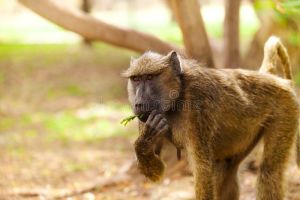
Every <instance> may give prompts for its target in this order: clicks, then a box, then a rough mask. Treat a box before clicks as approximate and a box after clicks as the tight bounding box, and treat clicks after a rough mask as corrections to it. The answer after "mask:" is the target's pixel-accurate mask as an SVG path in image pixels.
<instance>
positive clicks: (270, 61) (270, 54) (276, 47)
mask: <svg viewBox="0 0 300 200" xmlns="http://www.w3.org/2000/svg"><path fill="white" fill-rule="evenodd" d="M278 58H279V61H280V62H281V66H282V67H283V73H284V78H286V79H290V80H291V79H292V73H291V65H290V59H289V56H288V53H287V50H286V48H285V47H284V46H283V44H282V43H281V41H280V39H279V38H278V37H276V36H271V37H270V38H269V39H268V40H267V42H266V43H265V47H264V59H263V62H262V65H261V67H260V69H259V71H260V72H268V73H272V74H276V71H277V66H278V64H277V60H278Z"/></svg>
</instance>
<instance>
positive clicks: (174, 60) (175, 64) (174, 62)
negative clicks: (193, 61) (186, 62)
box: [167, 51, 183, 75]
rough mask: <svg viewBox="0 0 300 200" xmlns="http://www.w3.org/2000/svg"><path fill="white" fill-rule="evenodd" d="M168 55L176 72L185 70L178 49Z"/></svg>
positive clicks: (177, 73) (179, 72)
mask: <svg viewBox="0 0 300 200" xmlns="http://www.w3.org/2000/svg"><path fill="white" fill-rule="evenodd" d="M167 57H168V59H169V63H170V67H171V68H172V69H173V70H174V72H175V74H176V75H180V74H181V73H182V71H183V70H182V66H181V62H180V56H179V55H178V53H177V52H176V51H171V52H170V53H169V54H168V55H167Z"/></svg>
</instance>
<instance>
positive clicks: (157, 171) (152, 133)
mask: <svg viewBox="0 0 300 200" xmlns="http://www.w3.org/2000/svg"><path fill="white" fill-rule="evenodd" d="M168 129H169V127H168V125H167V121H166V119H165V118H163V117H162V115H160V114H157V115H154V114H151V115H150V116H149V117H148V120H147V122H146V123H145V124H144V123H139V133H140V134H139V137H138V139H137V140H136V141H135V144H134V145H135V152H136V156H137V161H138V167H139V169H140V170H141V172H142V173H143V174H144V175H145V176H146V177H148V178H149V179H150V180H152V181H159V180H160V178H161V177H162V175H163V172H164V164H163V162H162V160H161V159H160V158H159V157H158V155H156V154H155V150H154V147H155V144H156V142H157V140H158V139H159V137H160V136H161V135H162V134H164V133H165V132H167V131H168Z"/></svg>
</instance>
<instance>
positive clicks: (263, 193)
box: [257, 117, 298, 200]
mask: <svg viewBox="0 0 300 200" xmlns="http://www.w3.org/2000/svg"><path fill="white" fill-rule="evenodd" d="M297 120H298V119H296V117H295V119H292V118H290V119H287V118H285V119H281V120H280V119H278V120H276V121H273V122H272V124H269V125H267V127H266V128H265V131H264V153H263V159H262V163H261V166H260V174H259V177H258V182H257V199H258V200H283V198H284V188H283V179H284V172H285V169H286V166H287V162H288V160H289V155H290V151H291V147H292V146H293V142H294V139H295V135H296V131H297V126H298V123H297Z"/></svg>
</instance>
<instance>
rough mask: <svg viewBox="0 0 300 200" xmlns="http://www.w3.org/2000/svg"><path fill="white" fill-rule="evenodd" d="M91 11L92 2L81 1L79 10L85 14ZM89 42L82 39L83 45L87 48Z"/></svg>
mask: <svg viewBox="0 0 300 200" xmlns="http://www.w3.org/2000/svg"><path fill="white" fill-rule="evenodd" d="M91 9H92V2H91V0H82V4H81V10H82V11H83V12H85V13H86V14H88V13H90V12H91ZM91 42H92V41H91V40H89V39H87V38H83V43H84V44H85V45H87V46H91Z"/></svg>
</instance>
